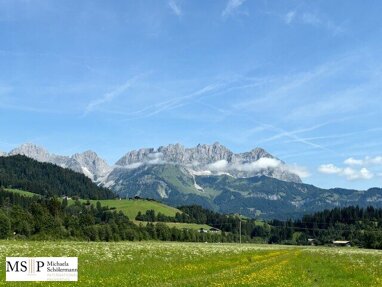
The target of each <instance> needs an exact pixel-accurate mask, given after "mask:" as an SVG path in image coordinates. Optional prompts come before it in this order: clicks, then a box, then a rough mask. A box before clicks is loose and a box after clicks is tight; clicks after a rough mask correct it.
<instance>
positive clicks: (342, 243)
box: [332, 240, 351, 247]
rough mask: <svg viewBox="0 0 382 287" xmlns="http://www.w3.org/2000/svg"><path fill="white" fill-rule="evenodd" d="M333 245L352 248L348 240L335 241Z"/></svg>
mask: <svg viewBox="0 0 382 287" xmlns="http://www.w3.org/2000/svg"><path fill="white" fill-rule="evenodd" d="M332 243H333V245H334V246H346V247H350V246H351V244H350V241H347V240H334V241H333V242H332Z"/></svg>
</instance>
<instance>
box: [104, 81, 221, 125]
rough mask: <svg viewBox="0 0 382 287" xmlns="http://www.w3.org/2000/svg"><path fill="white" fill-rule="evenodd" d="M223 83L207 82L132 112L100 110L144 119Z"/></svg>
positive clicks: (211, 90) (130, 118)
mask: <svg viewBox="0 0 382 287" xmlns="http://www.w3.org/2000/svg"><path fill="white" fill-rule="evenodd" d="M223 86H224V85H223V84H220V83H214V84H208V85H206V86H204V87H202V88H200V89H198V90H196V91H195V92H192V93H190V94H187V95H184V96H180V97H175V98H172V99H169V100H166V101H162V102H158V103H155V104H151V105H148V106H146V107H144V108H142V109H139V110H136V111H134V112H125V111H118V110H106V109H100V111H102V112H106V113H110V114H116V115H121V116H126V117H127V118H125V120H136V119H144V118H149V117H152V116H154V115H157V114H160V113H163V112H165V111H170V110H174V109H178V108H180V107H183V106H185V105H187V104H189V103H190V102H191V101H192V100H194V99H195V98H198V97H201V96H206V95H210V94H213V93H214V92H216V91H218V90H219V89H220V88H222V87H223Z"/></svg>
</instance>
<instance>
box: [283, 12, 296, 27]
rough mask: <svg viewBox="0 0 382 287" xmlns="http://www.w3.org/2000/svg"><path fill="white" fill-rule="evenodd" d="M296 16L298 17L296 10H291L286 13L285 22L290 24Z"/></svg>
mask: <svg viewBox="0 0 382 287" xmlns="http://www.w3.org/2000/svg"><path fill="white" fill-rule="evenodd" d="M295 17H296V11H289V12H288V13H286V14H285V16H284V21H285V23H287V24H290V23H292V21H293V20H294V18H295Z"/></svg>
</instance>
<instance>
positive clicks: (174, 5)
mask: <svg viewBox="0 0 382 287" xmlns="http://www.w3.org/2000/svg"><path fill="white" fill-rule="evenodd" d="M168 6H169V7H170V9H171V11H172V12H173V13H174V14H175V15H176V16H178V17H180V16H182V14H183V12H182V9H181V7H180V4H179V2H178V1H177V0H170V1H168Z"/></svg>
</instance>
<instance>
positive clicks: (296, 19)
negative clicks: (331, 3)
mask: <svg viewBox="0 0 382 287" xmlns="http://www.w3.org/2000/svg"><path fill="white" fill-rule="evenodd" d="M282 19H283V21H284V22H285V23H286V24H288V25H290V24H292V23H297V24H305V25H310V26H313V27H316V28H323V29H326V30H328V31H330V32H331V33H332V34H333V35H337V34H340V33H343V32H345V31H344V29H343V27H342V26H341V25H337V24H336V23H334V22H333V21H332V20H330V19H328V18H325V17H323V16H320V15H318V14H315V13H311V12H300V11H296V10H292V11H288V12H287V13H286V14H284V15H283V16H282Z"/></svg>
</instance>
